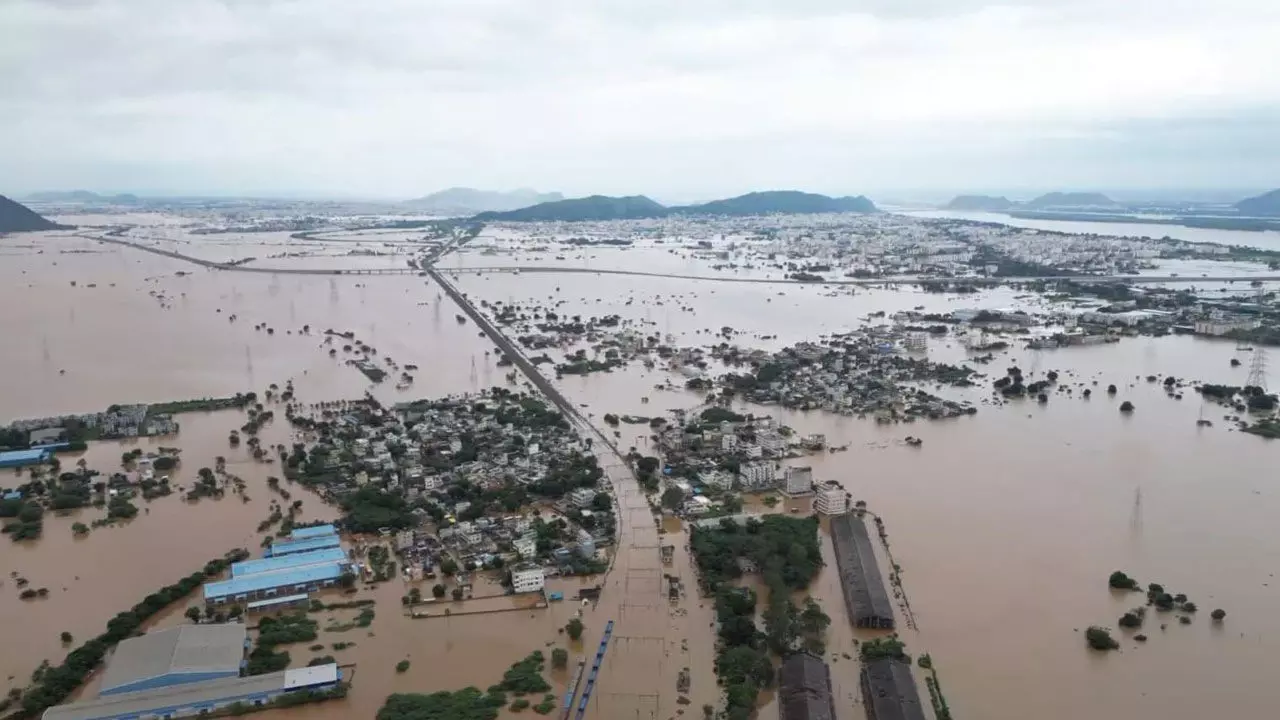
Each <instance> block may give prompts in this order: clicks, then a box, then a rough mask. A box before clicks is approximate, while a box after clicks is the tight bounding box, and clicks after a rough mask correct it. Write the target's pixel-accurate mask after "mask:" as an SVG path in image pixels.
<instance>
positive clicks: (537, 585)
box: [511, 566, 547, 593]
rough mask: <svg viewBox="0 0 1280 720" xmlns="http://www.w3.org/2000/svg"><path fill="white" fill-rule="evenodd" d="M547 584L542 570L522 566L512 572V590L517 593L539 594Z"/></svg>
mask: <svg viewBox="0 0 1280 720" xmlns="http://www.w3.org/2000/svg"><path fill="white" fill-rule="evenodd" d="M546 584H547V580H546V576H545V575H544V574H543V572H542V568H540V567H534V566H522V567H518V568H515V569H514V570H512V571H511V589H512V590H514V591H515V592H516V593H530V592H538V591H540V590H542V588H543V587H544V586H545V585H546Z"/></svg>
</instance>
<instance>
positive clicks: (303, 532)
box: [289, 525, 338, 540]
mask: <svg viewBox="0 0 1280 720" xmlns="http://www.w3.org/2000/svg"><path fill="white" fill-rule="evenodd" d="M337 534H338V529H337V528H335V527H334V526H332V525H312V526H311V527H301V528H294V529H293V532H292V533H290V534H289V539H290V540H306V539H308V538H313V537H323V536H325V535H337Z"/></svg>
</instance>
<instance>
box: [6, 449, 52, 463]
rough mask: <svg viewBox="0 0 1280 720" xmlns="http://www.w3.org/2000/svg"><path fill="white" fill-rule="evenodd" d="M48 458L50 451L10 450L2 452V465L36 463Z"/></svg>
mask: <svg viewBox="0 0 1280 720" xmlns="http://www.w3.org/2000/svg"><path fill="white" fill-rule="evenodd" d="M48 456H49V451H48V450H40V449H35V450H9V451H7V452H0V463H34V462H40V461H41V460H42V459H44V458H46V457H48Z"/></svg>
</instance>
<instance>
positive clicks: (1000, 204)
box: [946, 195, 1013, 212]
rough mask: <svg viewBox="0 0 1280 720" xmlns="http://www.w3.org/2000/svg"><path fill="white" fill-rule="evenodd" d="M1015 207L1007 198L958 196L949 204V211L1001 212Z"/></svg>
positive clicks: (947, 206) (947, 207)
mask: <svg viewBox="0 0 1280 720" xmlns="http://www.w3.org/2000/svg"><path fill="white" fill-rule="evenodd" d="M1011 207H1013V201H1012V200H1010V199H1009V198H1007V197H1004V196H1003V195H1001V196H998V197H997V196H993V195H957V196H955V197H954V198H952V199H951V202H949V203H947V205H946V209H947V210H985V211H996V212H998V211H1000V210H1008V209H1009V208H1011Z"/></svg>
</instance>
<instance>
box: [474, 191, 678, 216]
mask: <svg viewBox="0 0 1280 720" xmlns="http://www.w3.org/2000/svg"><path fill="white" fill-rule="evenodd" d="M667 213H668V210H667V208H665V207H664V206H662V205H659V204H658V203H656V202H654V201H653V200H650V199H649V198H647V197H645V196H643V195H632V196H629V197H608V196H606V195H592V196H590V197H584V198H574V199H572V200H558V201H555V202H545V203H542V204H540V205H534V206H533V207H527V208H521V209H519V210H511V211H508V212H484V213H480V214H479V215H476V216H475V219H476V220H483V221H494V220H496V221H513V222H530V221H539V220H543V221H568V222H572V221H575V220H636V219H641V218H656V217H665V216H666V215H667Z"/></svg>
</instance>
